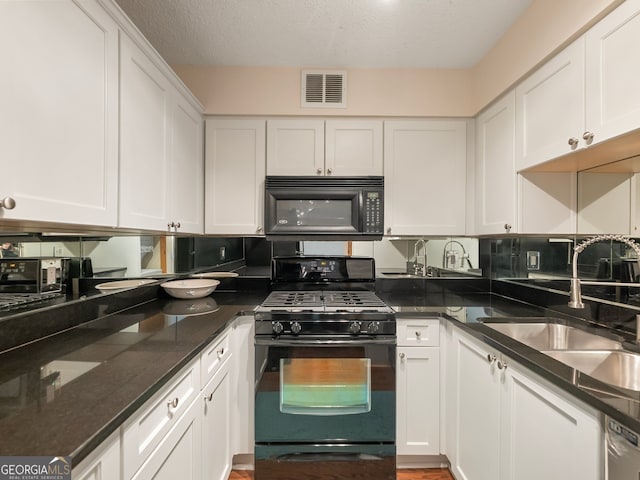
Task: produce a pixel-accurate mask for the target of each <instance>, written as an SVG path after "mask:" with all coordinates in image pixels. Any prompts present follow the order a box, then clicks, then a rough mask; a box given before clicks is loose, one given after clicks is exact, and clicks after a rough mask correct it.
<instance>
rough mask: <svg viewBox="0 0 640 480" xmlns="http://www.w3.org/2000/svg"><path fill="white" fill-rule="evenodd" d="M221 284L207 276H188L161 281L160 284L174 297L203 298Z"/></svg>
mask: <svg viewBox="0 0 640 480" xmlns="http://www.w3.org/2000/svg"><path fill="white" fill-rule="evenodd" d="M218 285H220V281H219V280H209V279H206V278H186V279H184V280H173V281H171V282H164V283H161V284H160V286H161V287H162V288H164V290H165V291H166V292H167V293H168V294H169V295H171V296H172V297H174V298H202V297H206V296H207V295H209V294H210V293H211V292H213V291H214V290H215V289H216V287H217V286H218Z"/></svg>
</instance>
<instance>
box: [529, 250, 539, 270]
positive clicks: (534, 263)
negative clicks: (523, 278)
mask: <svg viewBox="0 0 640 480" xmlns="http://www.w3.org/2000/svg"><path fill="white" fill-rule="evenodd" d="M527 270H540V252H535V251H531V252H527Z"/></svg>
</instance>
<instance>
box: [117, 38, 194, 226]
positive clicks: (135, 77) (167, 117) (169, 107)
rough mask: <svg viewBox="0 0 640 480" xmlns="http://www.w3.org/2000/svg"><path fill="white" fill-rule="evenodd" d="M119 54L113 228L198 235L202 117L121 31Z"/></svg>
mask: <svg viewBox="0 0 640 480" xmlns="http://www.w3.org/2000/svg"><path fill="white" fill-rule="evenodd" d="M120 55H121V56H120V71H121V77H120V78H121V80H120V81H121V87H120V92H121V93H120V217H119V226H120V227H126V228H136V229H146V230H156V231H163V230H164V231H166V230H169V231H180V232H183V233H202V232H203V224H204V216H203V204H204V195H203V189H204V181H203V178H202V177H203V175H202V169H203V147H202V141H203V140H202V139H203V123H202V115H201V113H200V112H199V111H197V110H196V109H194V108H193V107H192V106H191V105H190V104H189V103H188V102H186V101H183V100H182V99H181V98H180V96H179V94H178V92H177V91H176V90H175V88H174V87H173V86H172V85H171V83H170V82H169V80H168V79H167V78H166V76H165V75H164V73H163V72H162V71H161V70H160V69H158V68H157V67H156V65H155V64H154V63H153V61H152V60H151V59H150V58H149V57H148V56H147V55H146V54H145V53H144V52H143V51H142V50H140V49H139V48H138V47H137V46H136V45H135V44H134V43H133V41H132V40H131V39H130V38H129V37H127V36H126V35H122V36H121V47H120Z"/></svg>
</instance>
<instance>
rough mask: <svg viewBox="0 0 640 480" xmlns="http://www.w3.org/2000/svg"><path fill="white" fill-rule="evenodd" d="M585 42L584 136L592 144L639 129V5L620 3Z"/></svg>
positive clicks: (636, 0) (632, 1)
mask: <svg viewBox="0 0 640 480" xmlns="http://www.w3.org/2000/svg"><path fill="white" fill-rule="evenodd" d="M585 39H586V52H587V53H586V54H587V56H586V76H587V77H586V93H587V94H586V102H587V123H586V129H587V130H588V132H585V133H593V135H594V137H593V141H594V143H596V142H601V141H603V140H607V139H609V138H611V137H615V136H617V135H620V134H622V133H625V132H629V131H632V130H636V129H638V128H640V88H638V78H639V77H640V55H637V49H638V45H640V1H639V0H627V1H625V2H624V3H622V5H621V6H620V7H618V8H617V9H616V10H614V11H613V12H612V13H611V14H609V15H608V16H607V17H605V18H604V19H603V20H602V21H600V22H599V23H598V24H596V25H595V26H594V27H593V28H591V29H590V30H589V31H588V32H587V33H586V35H585Z"/></svg>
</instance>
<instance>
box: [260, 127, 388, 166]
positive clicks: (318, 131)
mask: <svg viewBox="0 0 640 480" xmlns="http://www.w3.org/2000/svg"><path fill="white" fill-rule="evenodd" d="M267 175H292V176H293V175H300V176H329V175H331V176H368V175H382V121H379V120H359V119H343V120H327V121H326V122H325V120H316V119H295V120H269V121H267Z"/></svg>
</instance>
